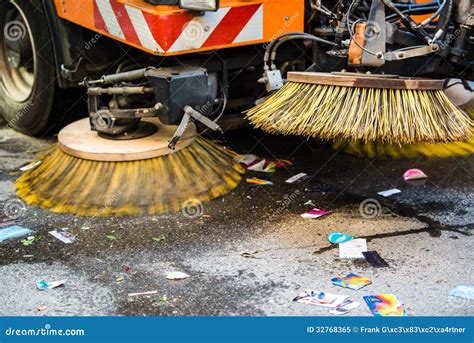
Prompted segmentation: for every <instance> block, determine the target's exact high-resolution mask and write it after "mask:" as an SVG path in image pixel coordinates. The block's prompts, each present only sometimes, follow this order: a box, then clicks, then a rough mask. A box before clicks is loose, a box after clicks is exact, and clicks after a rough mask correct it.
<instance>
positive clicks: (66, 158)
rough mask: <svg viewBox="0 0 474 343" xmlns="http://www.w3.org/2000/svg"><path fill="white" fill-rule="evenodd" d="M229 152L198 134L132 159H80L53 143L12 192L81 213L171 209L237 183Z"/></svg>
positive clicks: (57, 208) (206, 198) (237, 169)
mask: <svg viewBox="0 0 474 343" xmlns="http://www.w3.org/2000/svg"><path fill="white" fill-rule="evenodd" d="M234 157H235V153H233V152H232V151H229V150H227V149H224V148H223V147H221V146H219V145H217V144H214V143H212V142H210V141H207V140H205V139H203V138H197V139H196V140H195V141H194V142H193V143H192V144H191V145H189V146H188V147H187V148H185V149H182V150H179V151H177V152H175V153H172V154H169V155H166V156H162V157H156V158H153V159H148V160H141V161H132V162H99V161H90V160H84V159H80V158H76V157H73V156H70V155H68V154H65V153H64V152H62V151H61V150H60V149H59V148H58V147H57V146H54V147H53V148H52V149H51V150H50V151H48V152H47V153H46V154H44V155H43V156H40V157H39V158H38V160H41V161H42V163H41V164H40V165H39V166H38V167H37V168H36V169H33V170H30V171H27V172H25V173H24V174H23V175H22V176H21V177H20V178H19V179H18V180H17V194H18V195H19V196H20V197H21V198H22V199H23V200H24V201H25V202H26V203H28V204H29V205H34V206H39V207H43V208H46V209H48V210H50V211H53V212H58V213H72V214H76V215H81V216H97V217H104V216H111V215H114V216H126V215H141V214H157V213H162V212H168V211H177V210H180V209H182V208H183V206H185V205H186V203H187V202H189V201H191V202H204V201H209V200H212V199H214V198H217V197H219V196H222V195H224V194H226V193H228V192H230V191H231V190H233V189H234V188H235V187H237V185H238V183H239V182H240V179H241V174H242V173H243V170H242V168H241V167H240V165H239V164H237V163H236V162H235V161H234Z"/></svg>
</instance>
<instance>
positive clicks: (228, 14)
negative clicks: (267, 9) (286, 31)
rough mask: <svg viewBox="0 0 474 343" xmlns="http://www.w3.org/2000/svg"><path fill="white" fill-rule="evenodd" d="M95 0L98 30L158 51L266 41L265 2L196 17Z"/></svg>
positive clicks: (178, 50) (186, 49)
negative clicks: (156, 13)
mask: <svg viewBox="0 0 474 343" xmlns="http://www.w3.org/2000/svg"><path fill="white" fill-rule="evenodd" d="M94 1H95V2H94V23H95V27H96V28H97V30H99V31H103V32H107V33H109V34H110V35H112V36H114V37H117V38H120V39H122V40H125V41H127V42H130V43H131V44H133V45H136V46H141V47H143V48H144V49H146V50H151V51H153V52H155V53H179V52H181V51H189V50H201V49H206V50H207V49H211V48H212V47H218V46H226V45H229V46H230V45H232V44H237V43H246V42H255V41H261V40H263V5H262V4H251V5H244V6H238V7H228V8H221V9H219V10H218V11H217V12H206V13H205V15H204V16H196V17H195V16H193V15H192V14H191V13H189V12H184V13H183V12H181V13H178V14H176V13H173V14H169V13H168V14H166V15H165V14H159V15H154V14H151V13H148V12H145V11H142V10H141V9H139V8H136V7H132V6H129V5H125V4H122V3H120V2H118V1H117V0H94Z"/></svg>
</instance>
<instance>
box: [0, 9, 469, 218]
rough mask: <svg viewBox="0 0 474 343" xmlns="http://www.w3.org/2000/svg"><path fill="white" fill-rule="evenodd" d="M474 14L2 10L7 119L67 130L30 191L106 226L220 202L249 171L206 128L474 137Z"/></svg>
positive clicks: (383, 139) (375, 137)
mask: <svg viewBox="0 0 474 343" xmlns="http://www.w3.org/2000/svg"><path fill="white" fill-rule="evenodd" d="M473 14H474V5H473V3H472V1H470V0H460V1H454V0H416V1H411V0H372V1H360V0H348V1H346V0H338V1H336V0H221V1H218V0H82V1H77V0H55V1H52V0H29V1H27V0H10V1H2V2H1V3H0V23H1V28H2V33H3V35H2V42H1V44H0V73H1V83H0V111H1V114H2V116H3V118H4V119H5V121H6V122H7V125H8V126H11V127H13V128H15V129H17V130H20V131H22V132H24V133H27V134H30V135H33V136H41V135H43V134H47V133H48V132H53V131H54V130H56V129H61V131H60V132H59V134H58V144H57V145H55V146H54V147H53V148H51V149H50V150H48V151H46V152H45V153H44V154H42V155H41V156H39V157H38V163H36V168H33V169H32V170H29V171H27V172H25V173H24V174H23V175H22V176H21V177H20V178H19V180H18V182H17V189H18V195H19V196H20V197H21V198H22V199H24V200H25V201H26V202H27V203H28V204H31V205H37V206H41V207H44V208H47V209H50V210H51V211H56V212H68V213H74V214H78V215H92V216H94V215H95V216H102V215H133V214H142V213H160V212H164V211H173V210H177V209H180V208H181V207H182V206H183V205H189V203H191V204H192V203H199V202H201V201H207V200H210V199H213V198H216V197H219V196H221V195H224V194H225V193H227V192H229V191H230V190H232V189H233V188H235V187H236V186H237V184H238V182H239V181H240V178H241V174H242V170H241V168H240V165H239V164H238V163H236V162H235V160H236V159H235V154H234V153H233V152H232V151H230V150H229V149H226V148H224V147H222V146H220V145H218V144H216V143H215V142H213V141H210V140H208V139H205V138H203V135H202V133H203V132H210V131H212V132H217V133H219V132H222V127H223V126H226V127H227V126H234V127H235V126H238V125H239V124H240V123H243V122H245V119H246V120H248V121H250V123H251V124H253V125H254V126H255V127H257V128H260V129H263V130H265V131H268V132H271V133H276V134H283V135H285V134H292V135H300V136H304V137H316V138H320V139H327V140H336V141H337V142H341V141H351V142H357V143H353V144H384V145H387V144H401V143H403V144H405V145H411V144H420V143H423V144H424V143H432V144H433V143H436V144H447V143H446V142H457V141H469V139H471V136H472V126H473V121H472V118H471V117H470V115H469V112H470V111H471V114H472V109H471V108H469V106H470V105H471V104H472V89H471V87H472V83H471V82H470V81H471V80H473V79H474V65H473V56H474V49H473V44H474V39H473V25H474V16H473ZM453 80H454V81H453ZM446 88H451V90H453V89H456V92H455V93H456V96H455V97H454V98H456V101H455V102H454V101H453V100H452V99H453V97H449V96H447V95H446V92H445V89H446ZM84 100H86V101H84ZM83 102H86V106H84V108H83V107H82V106H81V104H82V103H83ZM83 111H84V112H83ZM86 113H88V116H87V118H85V119H81V120H78V121H74V122H72V123H71V121H73V120H74V119H77V118H76V116H77V115H79V116H80V115H81V114H86ZM66 124H67V125H66ZM64 126H65V127H64ZM374 142H376V143H374ZM338 144H340V143H338ZM436 144H434V145H436ZM463 144H465V143H463ZM466 144H468V146H470V145H469V142H468V143H466ZM468 150H469V148H468Z"/></svg>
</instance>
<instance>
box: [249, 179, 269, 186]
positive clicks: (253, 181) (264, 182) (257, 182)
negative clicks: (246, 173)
mask: <svg viewBox="0 0 474 343" xmlns="http://www.w3.org/2000/svg"><path fill="white" fill-rule="evenodd" d="M245 181H246V182H247V183H249V184H251V185H255V186H271V185H273V182H271V181H268V180H262V179H259V178H257V177H253V178H251V179H246V180H245Z"/></svg>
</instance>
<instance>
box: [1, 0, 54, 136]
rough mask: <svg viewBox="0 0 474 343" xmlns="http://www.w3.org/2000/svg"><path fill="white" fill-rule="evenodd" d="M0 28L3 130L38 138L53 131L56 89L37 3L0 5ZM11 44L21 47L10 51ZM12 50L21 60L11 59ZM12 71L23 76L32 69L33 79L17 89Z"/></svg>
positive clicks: (27, 0)
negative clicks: (17, 131)
mask: <svg viewBox="0 0 474 343" xmlns="http://www.w3.org/2000/svg"><path fill="white" fill-rule="evenodd" d="M0 24H1V25H0V28H1V29H2V33H4V34H3V35H2V38H0V114H1V115H2V116H3V118H4V119H5V121H6V123H7V126H9V127H13V128H15V129H17V130H19V131H21V132H24V133H26V134H28V135H32V136H39V135H41V134H43V133H45V132H46V131H48V130H49V129H51V128H52V127H53V126H52V124H53V123H54V120H53V118H52V115H51V110H52V108H53V102H54V97H55V92H56V85H57V83H56V71H55V63H54V53H53V43H52V40H51V37H50V33H49V29H48V22H47V18H46V15H45V13H44V11H43V7H42V4H41V1H40V0H13V1H2V2H1V4H0ZM18 37H20V38H18ZM15 39H16V41H15ZM26 40H28V42H29V43H28V42H26ZM12 42H13V43H12ZM15 42H16V43H15ZM8 44H10V45H8ZM14 44H17V45H19V46H21V47H20V48H18V47H17V46H16V45H15V48H11V45H14ZM28 47H31V48H32V51H31V53H30V54H28V52H25V53H23V50H24V51H27V50H28ZM15 49H17V50H19V51H21V53H20V54H18V55H15V56H21V57H18V58H16V59H15V58H13V59H12V57H11V56H12V54H15V53H16V52H13V53H12V51H14V50H15ZM15 51H16V50H15ZM8 57H10V59H8ZM12 60H14V61H15V62H14V63H13V62H11V61H12ZM17 64H19V65H20V66H17ZM13 65H15V66H13ZM15 67H16V69H17V70H20V69H19V68H22V69H21V70H22V72H23V73H24V74H25V75H28V73H30V72H31V67H32V68H33V73H32V75H33V77H32V78H31V75H29V76H28V77H25V79H26V80H27V82H26V83H23V82H21V83H20V84H21V85H22V86H23V85H24V84H28V86H27V87H18V86H17V85H16V84H15V83H16V82H15V81H12V80H17V79H18V78H15V77H13V78H12V77H11V75H12V73H15ZM7 68H9V69H7ZM11 68H13V69H11ZM24 89H26V91H24ZM28 93H29V94H28Z"/></svg>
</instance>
